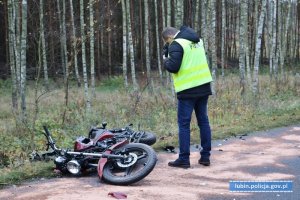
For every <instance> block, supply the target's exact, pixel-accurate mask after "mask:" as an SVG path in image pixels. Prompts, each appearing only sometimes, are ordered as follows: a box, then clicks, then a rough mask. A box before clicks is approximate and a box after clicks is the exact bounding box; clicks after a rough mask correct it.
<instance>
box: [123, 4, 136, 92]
mask: <svg viewBox="0 0 300 200" xmlns="http://www.w3.org/2000/svg"><path fill="white" fill-rule="evenodd" d="M125 5H126V13H127V28H128V43H129V51H130V65H131V79H132V83H133V88H134V90H138V89H139V87H138V83H137V80H136V74H135V63H134V48H133V41H132V29H131V16H130V0H127V1H126V4H125Z"/></svg>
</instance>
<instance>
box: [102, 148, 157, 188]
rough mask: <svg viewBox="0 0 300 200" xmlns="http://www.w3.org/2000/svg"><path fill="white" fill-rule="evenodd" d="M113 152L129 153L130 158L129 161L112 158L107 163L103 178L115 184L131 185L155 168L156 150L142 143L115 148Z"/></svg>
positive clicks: (119, 153)
mask: <svg viewBox="0 0 300 200" xmlns="http://www.w3.org/2000/svg"><path fill="white" fill-rule="evenodd" d="M113 154H116V155H127V156H128V158H129V161H128V162H126V161H125V160H123V161H122V160H117V159H110V160H109V161H108V162H107V163H106V164H105V166H104V168H103V177H102V178H103V180H104V181H105V182H107V183H110V184H114V185H130V184H132V183H135V182H138V181H140V180H142V179H143V178H144V177H146V176H147V175H148V174H149V173H150V172H151V171H152V170H153V168H154V167H155V164H156V161H157V157H156V153H155V151H154V150H153V149H152V148H151V147H149V146H147V145H145V144H141V143H130V144H127V145H125V146H123V147H121V148H119V149H116V150H114V152H113ZM133 155H134V156H133ZM130 156H131V157H132V159H131V160H130ZM131 161H132V162H131Z"/></svg>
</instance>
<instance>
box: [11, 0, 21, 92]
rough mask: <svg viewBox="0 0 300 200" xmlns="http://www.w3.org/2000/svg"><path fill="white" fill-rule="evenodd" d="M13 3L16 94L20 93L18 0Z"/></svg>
mask: <svg viewBox="0 0 300 200" xmlns="http://www.w3.org/2000/svg"><path fill="white" fill-rule="evenodd" d="M12 4H13V15H14V17H13V18H14V20H15V21H14V23H15V37H14V38H13V39H14V51H15V62H16V73H17V79H16V81H17V85H18V95H20V94H21V91H20V90H21V55H20V52H21V49H20V48H21V46H20V43H21V29H20V27H21V26H20V7H19V0H14V2H13V3H12Z"/></svg>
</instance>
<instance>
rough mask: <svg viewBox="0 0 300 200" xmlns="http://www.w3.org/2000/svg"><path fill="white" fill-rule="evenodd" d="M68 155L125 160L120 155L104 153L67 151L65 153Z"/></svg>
mask: <svg viewBox="0 0 300 200" xmlns="http://www.w3.org/2000/svg"><path fill="white" fill-rule="evenodd" d="M66 153H67V154H70V155H80V156H94V157H100V158H125V157H124V156H121V155H112V154H105V153H84V152H75V151H68V152H66Z"/></svg>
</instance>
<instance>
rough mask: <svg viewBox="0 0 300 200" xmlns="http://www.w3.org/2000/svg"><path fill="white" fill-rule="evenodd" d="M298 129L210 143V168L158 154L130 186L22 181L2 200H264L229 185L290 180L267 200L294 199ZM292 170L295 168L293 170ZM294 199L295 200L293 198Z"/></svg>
mask: <svg viewBox="0 0 300 200" xmlns="http://www.w3.org/2000/svg"><path fill="white" fill-rule="evenodd" d="M299 152H300V126H293V127H288V128H283V129H276V130H272V131H268V132H263V133H259V134H255V135H252V136H245V137H242V138H231V139H229V140H222V141H214V148H213V150H212V157H211V162H212V163H211V166H210V167H204V166H202V165H199V164H198V163H197V161H198V159H199V153H198V152H193V153H192V154H191V165H192V167H191V168H190V169H177V168H170V167H168V166H167V163H168V162H169V161H170V160H174V159H176V158H177V155H176V154H171V153H159V154H158V163H157V165H156V167H155V168H154V170H153V171H152V172H151V173H150V174H149V175H148V176H147V177H146V178H145V179H143V180H142V181H140V182H138V183H136V184H133V185H131V186H113V185H108V184H106V183H102V182H100V181H99V179H98V177H97V176H89V177H80V178H73V177H71V178H70V177H67V178H55V179H50V180H39V181H34V182H26V183H24V184H22V185H21V186H18V187H16V186H15V187H9V188H6V189H3V190H0V199H1V200H2V199H3V200H6V199H7V200H8V199H9V200H11V199H18V200H33V199H34V200H37V199H42V200H57V199H72V200H77V199H78V200H79V199H80V200H81V199H89V200H96V199H97V200H99V199H101V200H106V199H107V200H110V199H114V198H113V197H110V196H108V193H109V192H123V193H125V194H126V195H127V196H128V199H134V200H136V199H137V200H139V199H146V200H152V199H153V200H158V199H172V200H182V199H197V200H201V199H255V198H257V199H261V198H264V199H268V198H265V196H263V195H265V194H253V193H231V192H230V191H229V189H228V188H229V181H230V180H256V181H258V180H293V181H294V182H293V184H294V192H293V193H292V194H282V193H281V194H277V193H275V194H270V193H269V194H268V196H267V197H270V199H297V198H298V197H299V193H297V192H296V190H298V191H299V185H300V184H299V183H300V180H299V177H300V172H299V169H298V167H299V166H300V165H299V164H300V153H299ZM297 166H298V167H297ZM298 199H300V198H298Z"/></svg>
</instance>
